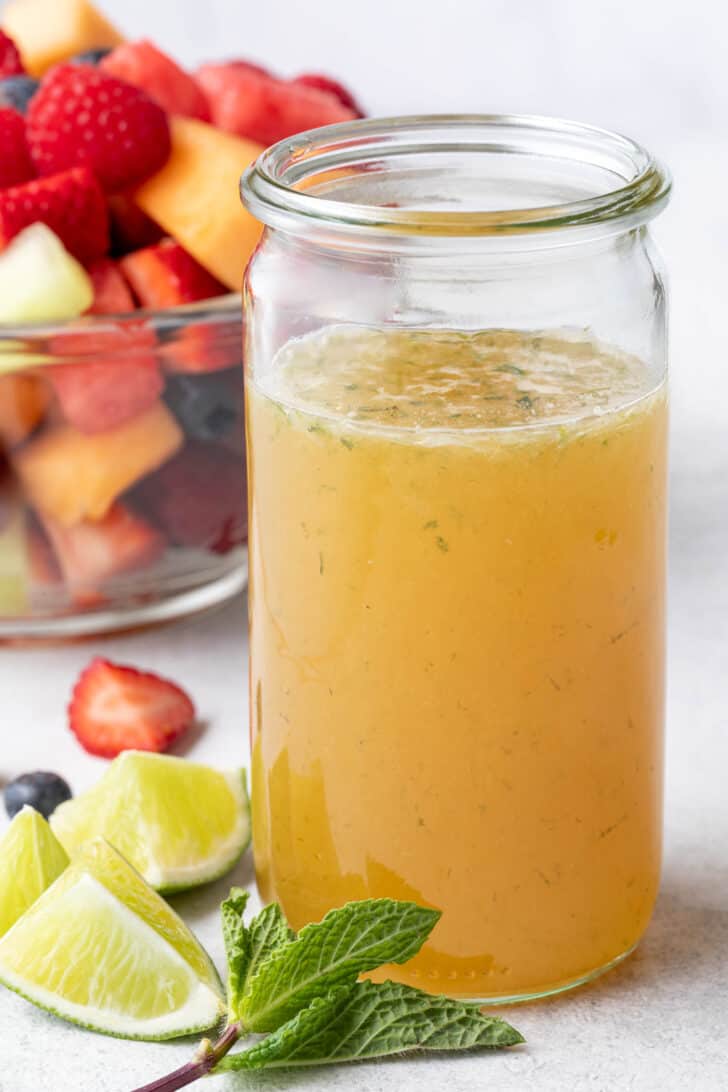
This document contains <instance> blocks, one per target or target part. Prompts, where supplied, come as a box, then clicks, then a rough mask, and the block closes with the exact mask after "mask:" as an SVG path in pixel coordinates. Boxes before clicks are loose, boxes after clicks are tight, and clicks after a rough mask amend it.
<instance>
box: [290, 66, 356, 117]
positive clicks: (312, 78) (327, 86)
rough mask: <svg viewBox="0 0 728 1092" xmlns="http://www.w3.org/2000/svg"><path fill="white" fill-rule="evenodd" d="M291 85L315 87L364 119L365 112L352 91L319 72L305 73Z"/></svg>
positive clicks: (292, 81)
mask: <svg viewBox="0 0 728 1092" xmlns="http://www.w3.org/2000/svg"><path fill="white" fill-rule="evenodd" d="M291 83H294V84H298V85H299V86H300V87H313V88H314V90H316V91H325V92H326V94H328V95H333V96H334V98H335V99H338V100H339V102H340V103H341V105H342V106H345V107H346V108H347V110H353V112H354V113H355V114H356V116H357V117H358V118H363V117H364V111H363V110H362V108H361V106H360V105H359V103H358V102H357V101H356V99H355V98H354V96H353V95H352V93H351V91H349V90H348V89H347V88H346V87H344V85H343V84H341V83H339V81H338V80H332V79H331V77H330V76H322V75H321V73H319V72H304V73H303V75H301V76H296V78H295V79H294V80H291Z"/></svg>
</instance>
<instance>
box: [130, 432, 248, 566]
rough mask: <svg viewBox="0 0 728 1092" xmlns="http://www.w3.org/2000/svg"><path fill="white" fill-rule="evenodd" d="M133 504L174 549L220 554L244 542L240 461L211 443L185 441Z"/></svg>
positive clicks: (141, 486) (142, 486) (147, 481)
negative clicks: (154, 524)
mask: <svg viewBox="0 0 728 1092" xmlns="http://www.w3.org/2000/svg"><path fill="white" fill-rule="evenodd" d="M134 500H135V502H136V503H137V504H138V506H139V510H140V511H142V512H145V513H146V514H147V518H148V519H150V520H153V521H154V522H155V523H157V524H158V525H159V526H160V527H161V528H162V530H163V531H164V532H165V534H166V535H167V536H168V538H169V539H170V541H171V542H173V543H174V544H176V545H178V546H194V547H197V548H198V549H206V550H211V551H212V552H213V553H220V554H224V553H227V552H228V551H229V550H231V549H232V548H233V546H235V545H238V544H239V543H242V542H245V540H246V538H247V527H248V524H247V516H246V508H245V469H244V465H243V460H242V459H240V458H238V457H235V456H234V455H231V454H230V453H229V452H227V451H225V450H223V449H222V448H219V447H216V446H214V445H212V444H204V443H200V442H199V441H188V442H187V444H186V445H185V447H184V448H183V449H182V450H181V451H180V452H179V454H177V455H175V456H174V458H172V459H170V460H169V462H167V463H165V465H164V466H162V467H160V469H159V470H157V471H156V473H154V474H150V475H149V476H148V477H147V478H146V479H144V480H143V481H142V482H140V483H139V485H138V486H137V487H136V489H135V492H134Z"/></svg>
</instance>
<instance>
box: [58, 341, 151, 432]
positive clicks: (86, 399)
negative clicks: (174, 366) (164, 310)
mask: <svg viewBox="0 0 728 1092" xmlns="http://www.w3.org/2000/svg"><path fill="white" fill-rule="evenodd" d="M155 344H156V342H155V338H154V334H153V333H152V331H151V330H150V329H149V328H148V327H147V326H144V325H143V324H142V323H137V322H136V321H133V320H132V321H128V322H124V323H118V324H115V325H109V326H108V327H107V328H106V329H97V328H94V330H93V331H92V332H89V333H83V332H80V333H79V334H73V333H68V334H58V335H57V336H56V337H55V338H54V339H53V347H54V349H55V351H56V353H57V354H58V356H59V358H60V357H62V358H63V359H65V360H69V361H70V362H69V363H67V364H54V365H53V366H52V367H50V368H48V369H47V372H46V375H47V378H48V383H49V384H50V386H51V387H52V389H53V391H54V392H55V395H56V398H57V399H58V404H59V406H60V409H61V412H62V414H63V417H64V418H65V420H66V421H67V422H68V423H69V424H70V425H73V427H74V428H77V429H79V430H80V431H81V432H87V433H95V432H108V431H109V430H111V429H115V428H118V427H119V426H120V425H123V424H125V423H126V422H127V421H132V420H133V419H134V418H135V417H138V416H139V415H140V414H142V413H144V412H146V411H147V410H149V409H151V408H152V406H154V404H155V403H156V402H157V399H158V398H159V396H160V395H161V393H162V391H163V389H164V379H163V378H162V372H161V370H160V367H159V362H158V360H157V356H156V353H155V351H154V349H155ZM76 347H77V350H76V351H77V352H78V357H77V359H76V360H74V355H73V354H74V349H75V348H76Z"/></svg>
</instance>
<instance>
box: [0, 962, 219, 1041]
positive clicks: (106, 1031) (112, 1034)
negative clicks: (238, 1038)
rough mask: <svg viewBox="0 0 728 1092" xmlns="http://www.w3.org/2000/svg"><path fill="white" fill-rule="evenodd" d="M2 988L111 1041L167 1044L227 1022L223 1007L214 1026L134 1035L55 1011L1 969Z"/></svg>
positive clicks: (61, 1018) (66, 1021)
mask: <svg viewBox="0 0 728 1092" xmlns="http://www.w3.org/2000/svg"><path fill="white" fill-rule="evenodd" d="M0 986H4V987H5V989H6V990H10V992H11V993H14V994H16V996H18V997H22V999H23V1000H24V1001H28V1002H29V1003H30V1004H31V1005H33V1006H34V1007H35V1008H37V1009H40V1010H41V1011H42V1012H47V1013H49V1014H50V1015H51V1016H55V1017H57V1019H59V1020H63V1021H64V1023H66V1024H74V1025H75V1026H76V1027H79V1028H85V1029H86V1031H94V1032H96V1034H97V1035H107V1036H109V1038H111V1039H128V1040H130V1041H133V1042H142V1043H165V1042H169V1041H170V1040H171V1039H184V1038H186V1037H187V1036H191V1035H201V1034H202V1033H203V1032H205V1031H211V1030H212V1029H213V1028H218V1027H221V1026H222V1024H223V1022H224V1020H225V1009H224V1008H223V1007H222V1006H221V1008H220V1014H219V1016H218V1018H217V1020H215V1022H214V1023H212V1024H201V1025H197V1026H193V1027H189V1028H183V1029H181V1030H180V1031H170V1032H167V1033H166V1034H165V1035H141V1034H139V1035H132V1034H130V1033H129V1032H128V1031H126V1032H124V1031H112V1030H111V1029H110V1028H102V1027H99V1026H98V1025H97V1024H93V1023H90V1022H87V1021H84V1020H79V1019H77V1018H76V1017H74V1016H68V1015H67V1014H66V1013H65V1012H63V1011H62V1010H61V1009H54V1008H51V1007H50V1006H48V1005H42V1004H41V1003H40V1001H38V1000H36V999H35V998H34V997H33V996H32V995H31V994H29V993H26V992H25V991H24V990H21V989H20V988H19V987H18V986H16V985H13V984H11V983H10V982H8V980H7V979H6V978H5V977H4V976H3V973H2V970H1V969H0Z"/></svg>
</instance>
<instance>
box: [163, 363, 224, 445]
mask: <svg viewBox="0 0 728 1092" xmlns="http://www.w3.org/2000/svg"><path fill="white" fill-rule="evenodd" d="M240 371H241V367H240V365H239V364H238V366H237V368H236V369H235V371H233V372H232V373H231V371H230V370H229V369H228V370H226V371H225V372H223V373H220V372H217V373H213V374H211V375H194V376H188V375H170V376H168V377H167V384H166V386H165V388H164V400H165V402H166V403H167V405H168V406H169V407H170V409H171V410H172V413H173V414H174V415H175V417H176V418H177V420H178V421H179V423H180V425H181V426H182V428H183V429H184V431H185V434H186V435H187V436H188V437H189V438H190V439H192V440H208V441H212V442H218V443H221V442H222V443H227V442H228V441H229V440H230V439H231V438H234V439H235V440H236V441H237V440H239V441H242V438H243V427H242V425H243V384H242V382H241V376H240ZM238 447H239V450H241V451H242V444H241V443H239V444H238Z"/></svg>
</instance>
